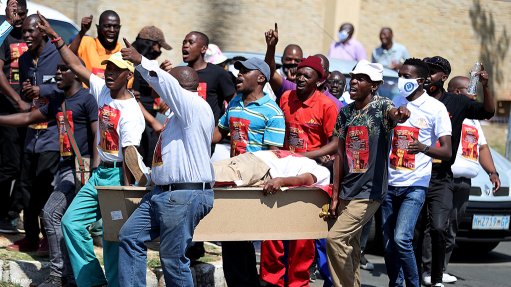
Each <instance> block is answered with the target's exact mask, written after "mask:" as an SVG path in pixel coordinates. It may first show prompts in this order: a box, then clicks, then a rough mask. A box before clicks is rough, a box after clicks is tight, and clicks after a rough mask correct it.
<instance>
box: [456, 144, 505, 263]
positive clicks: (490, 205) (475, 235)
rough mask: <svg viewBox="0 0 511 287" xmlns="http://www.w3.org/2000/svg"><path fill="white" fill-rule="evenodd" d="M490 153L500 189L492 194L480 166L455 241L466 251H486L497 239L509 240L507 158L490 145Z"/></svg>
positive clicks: (493, 246) (486, 176)
mask: <svg viewBox="0 0 511 287" xmlns="http://www.w3.org/2000/svg"><path fill="white" fill-rule="evenodd" d="M490 150H491V154H492V157H493V161H494V163H495V167H496V168H497V172H498V173H499V174H500V176H499V177H500V182H501V186H500V189H499V190H498V191H497V192H496V193H495V194H493V193H492V184H491V182H490V180H489V177H488V174H487V173H486V172H485V171H484V170H483V169H482V168H480V171H479V174H478V175H477V177H475V178H473V179H472V189H471V190H470V198H469V201H468V204H467V208H466V211H465V213H464V215H463V216H462V217H461V219H460V222H459V228H458V234H457V237H456V244H457V245H458V247H460V248H463V249H467V250H470V252H478V253H486V252H489V251H491V250H492V249H494V248H495V247H497V245H498V244H499V242H500V241H509V240H511V230H510V229H509V222H510V218H511V194H510V193H509V186H510V178H511V162H510V161H509V160H507V159H506V158H505V157H503V156H502V155H501V154H499V153H498V152H496V151H495V150H493V149H490Z"/></svg>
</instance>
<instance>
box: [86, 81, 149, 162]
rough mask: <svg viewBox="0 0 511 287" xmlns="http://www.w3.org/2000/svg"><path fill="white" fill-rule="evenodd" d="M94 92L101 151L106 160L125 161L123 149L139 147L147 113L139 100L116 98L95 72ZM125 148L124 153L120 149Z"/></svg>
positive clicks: (92, 91) (92, 90) (98, 143)
mask: <svg viewBox="0 0 511 287" xmlns="http://www.w3.org/2000/svg"><path fill="white" fill-rule="evenodd" d="M89 82H90V93H91V94H92V95H93V96H94V97H95V98H96V101H97V102H98V108H99V113H98V120H99V129H98V141H97V145H98V152H99V157H100V158H101V160H102V161H105V162H121V161H122V160H123V157H122V148H124V147H127V146H130V145H133V146H138V145H139V144H140V139H141V138H142V132H143V131H144V129H145V121H144V116H143V115H142V111H141V110H140V107H139V105H138V103H137V101H136V100H135V97H132V98H131V99H127V100H116V99H112V97H111V95H110V89H108V88H107V86H106V84H105V80H103V79H101V78H100V77H98V76H96V75H94V74H91V76H90V79H89ZM119 151H121V152H119Z"/></svg>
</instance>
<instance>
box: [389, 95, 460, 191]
mask: <svg viewBox="0 0 511 287" xmlns="http://www.w3.org/2000/svg"><path fill="white" fill-rule="evenodd" d="M394 105H395V106H396V107H400V106H406V107H407V108H408V110H410V118H409V119H408V120H406V122H404V123H401V124H398V125H397V126H396V127H395V128H394V133H393V137H392V144H391V152H390V157H389V185H390V186H401V187H404V186H423V187H428V186H429V180H430V178H431V166H432V163H431V157H429V156H427V155H425V154H424V153H422V152H419V153H417V154H409V153H408V152H407V149H408V144H410V143H411V142H413V139H412V137H414V138H416V139H417V140H418V141H419V142H420V143H422V144H425V145H427V146H431V145H433V144H434V143H436V141H437V140H438V139H439V138H440V137H443V136H448V135H449V136H450V135H451V120H450V119H449V114H448V113H447V109H446V108H445V106H444V105H443V104H442V103H441V102H440V101H438V100H437V99H435V98H433V97H431V96H429V95H428V94H427V93H426V92H424V93H423V94H422V95H421V96H420V97H418V98H417V99H415V100H414V101H411V102H410V101H408V100H407V99H406V98H405V97H402V96H397V97H396V98H394Z"/></svg>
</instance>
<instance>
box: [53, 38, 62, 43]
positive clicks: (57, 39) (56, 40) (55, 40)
mask: <svg viewBox="0 0 511 287" xmlns="http://www.w3.org/2000/svg"><path fill="white" fill-rule="evenodd" d="M60 40H62V37H58V38H55V39H53V40H51V41H50V42H52V43H53V44H55V43H57V42H58V41H60Z"/></svg>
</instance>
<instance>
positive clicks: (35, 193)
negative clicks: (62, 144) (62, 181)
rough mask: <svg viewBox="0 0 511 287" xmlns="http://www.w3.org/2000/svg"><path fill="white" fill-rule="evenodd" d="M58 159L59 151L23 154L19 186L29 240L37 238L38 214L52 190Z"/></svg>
mask: <svg viewBox="0 0 511 287" xmlns="http://www.w3.org/2000/svg"><path fill="white" fill-rule="evenodd" d="M59 160H60V153H59V152H56V151H49V152H42V153H25V154H24V155H23V165H22V168H21V179H20V187H21V191H22V192H23V203H24V218H23V220H24V226H25V232H26V233H25V238H26V239H27V240H29V241H32V242H36V241H38V239H39V232H40V231H41V229H40V226H39V215H40V214H41V211H42V209H43V207H44V205H45V204H46V201H48V198H49V197H50V194H51V193H52V191H53V186H52V182H53V176H54V174H55V173H56V171H57V168H58V164H59Z"/></svg>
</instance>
